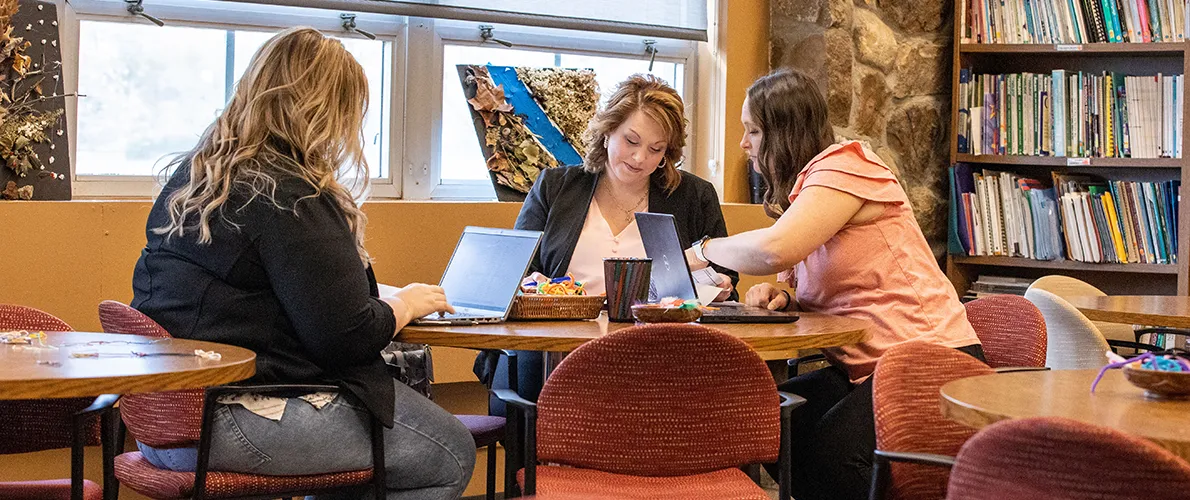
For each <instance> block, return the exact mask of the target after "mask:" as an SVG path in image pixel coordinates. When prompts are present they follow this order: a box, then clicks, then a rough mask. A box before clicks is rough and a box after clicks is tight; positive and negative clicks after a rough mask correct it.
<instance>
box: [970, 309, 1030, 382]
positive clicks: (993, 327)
mask: <svg viewBox="0 0 1190 500" xmlns="http://www.w3.org/2000/svg"><path fill="white" fill-rule="evenodd" d="M967 319H968V320H970V321H971V326H972V327H974V328H975V334H976V335H978V336H979V341H980V343H982V344H983V354H984V356H985V357H986V358H987V361H988V366H991V367H992V368H1009V367H1043V366H1045V350H1046V334H1045V317H1043V316H1042V315H1041V310H1040V309H1037V306H1035V305H1033V303H1032V302H1029V300H1028V299H1026V298H1024V297H1020V296H1017V295H992V296H989V297H984V298H982V299H976V300H973V301H971V302H968V303H967Z"/></svg>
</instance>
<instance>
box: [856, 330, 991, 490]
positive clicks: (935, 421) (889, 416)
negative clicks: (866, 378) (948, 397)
mask: <svg viewBox="0 0 1190 500" xmlns="http://www.w3.org/2000/svg"><path fill="white" fill-rule="evenodd" d="M990 373H995V372H994V371H993V370H992V369H991V368H990V367H988V365H985V364H983V362H981V361H979V360H978V359H975V358H974V357H972V356H969V355H967V354H965V353H963V352H961V351H958V350H955V349H951V348H949V347H942V346H939V345H935V344H927V343H925V342H918V341H914V342H905V343H903V344H899V345H896V346H894V347H893V348H891V349H889V350H887V351H885V352H884V354H883V355H881V356H880V360H879V361H878V362H877V363H876V372H875V374H874V375H873V377H875V378H874V379H873V381H872V406H873V409H874V410H875V413H876V447H877V448H879V449H881V450H885V451H899V452H918V453H937V454H941V455H950V456H954V455H955V454H956V453H958V451H959V448H960V447H961V446H962V445H963V442H965V441H966V440H967V438H970V437H971V435H973V434H974V433H975V431H974V430H972V429H971V428H969V427H967V426H964V425H961V424H958V423H956V422H952V421H950V420H949V419H946V418H945V417H943V416H942V412H941V411H939V406H938V405H939V403H938V401H939V395H938V394H939V391H940V390H941V388H942V386H943V385H945V384H946V383H947V382H950V381H952V380H958V379H960V378H966V377H972V376H976V375H986V374H990ZM891 470H892V481H891V483H890V490H889V491H888V493H889V496H888V498H942V497H943V496H945V495H946V478H947V471H946V470H945V469H942V468H938V467H928V466H924V465H913V464H905V463H894V464H892V469H891Z"/></svg>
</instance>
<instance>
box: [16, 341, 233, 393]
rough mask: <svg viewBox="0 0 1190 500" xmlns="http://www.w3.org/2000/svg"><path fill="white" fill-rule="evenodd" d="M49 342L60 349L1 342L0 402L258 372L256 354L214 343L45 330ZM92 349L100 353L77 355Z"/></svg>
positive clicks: (192, 384) (165, 386) (182, 384)
mask: <svg viewBox="0 0 1190 500" xmlns="http://www.w3.org/2000/svg"><path fill="white" fill-rule="evenodd" d="M45 343H46V344H47V345H50V346H53V347H56V348H57V349H47V348H39V346H38V343H37V342H36V341H35V342H34V343H33V344H31V345H21V344H0V400H7V399H40V398H70V397H84V396H98V395H100V394H129V393H136V392H158V391H172V390H177V389H197V388H200V387H209V386H214V385H220V384H226V383H229V382H235V381H238V380H243V379H246V378H248V377H251V376H252V375H253V374H255V373H256V354H255V353H253V352H252V351H250V350H248V349H243V348H240V347H234V346H230V345H226V344H216V343H213V342H200V341H196V340H182V339H158V338H152V337H141V336H137V335H114V334H107V333H86V332H46V339H45ZM195 349H201V350H204V351H213V352H217V353H219V354H220V356H221V359H219V360H210V359H204V358H200V357H197V356H194V350H195ZM133 352H137V353H144V354H148V355H147V356H137V355H134V354H133ZM91 353H94V354H98V356H97V357H75V355H81V354H91ZM161 353H179V354H185V355H183V356H174V355H161Z"/></svg>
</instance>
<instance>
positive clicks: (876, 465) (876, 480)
mask: <svg viewBox="0 0 1190 500" xmlns="http://www.w3.org/2000/svg"><path fill="white" fill-rule="evenodd" d="M891 468H892V464H890V463H889V462H888V459H886V458H884V457H882V456H879V455H876V456H875V457H873V460H872V489H871V490H869V491H868V500H884V499H885V497H886V495H887V493H888V483H889V480H890V479H891V477H890V474H889V472H890V471H889V469H891Z"/></svg>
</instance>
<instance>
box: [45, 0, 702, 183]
mask: <svg viewBox="0 0 1190 500" xmlns="http://www.w3.org/2000/svg"><path fill="white" fill-rule="evenodd" d="M710 1H711V2H716V0H710ZM57 3H58V8H59V20H60V24H61V33H62V35H61V37H62V49H63V50H62V56H63V81H64V87H65V91H66V92H67V93H73V92H77V89H78V68H79V64H78V63H79V61H78V54H79V22H80V21H82V20H95V21H108V22H128V23H142V24H143V23H147V22H148V21H146V20H144V19H143V18H136V17H134V16H131V15H129V14H128V12H127V11H126V10H125V3H124V2H123V1H122V0H57ZM145 8H146V12H147V13H149V14H151V15H153V16H154V17H158V18H160V19H162V20H164V21H165V22H166V24H167V26H192V27H202V28H214V29H234V30H252V31H276V30H281V29H285V28H288V27H291V26H298V25H306V26H312V27H314V28H316V29H319V30H322V31H323V32H325V33H336V34H342V35H343V36H358V35H352V34H349V33H347V32H345V31H343V29H342V26H341V24H340V20H339V18H338V12H335V11H328V10H313V9H301V8H293V7H277V6H272V5H257V4H245V3H228V2H219V1H202V0H152V1H151V2H149V3H146V5H145ZM357 24H358V25H359V27H360V28H361V29H364V30H367V31H369V32H372V33H374V34H376V36H377V39H379V40H384V41H387V42H390V44H391V45H390V47H391V48H392V50H391V51H390V54H391V56H390V57H391V59H390V61H389V66H390V68H389V76H390V81H391V84H390V89H391V94H390V97H391V98H390V99H388V101H389V110H388V112H389V117H390V120H389V128H388V135H387V136H388V144H389V147H388V160H389V162H388V166H389V168H388V175H387V177H384V178H378V179H373V180H372V183H371V194H370V196H371V198H373V199H405V200H485V201H486V200H491V199H492V195H491V193H492V191H491V189H492V188H491V185H490V184H491V183H490V181H486V180H483V181H480V180H476V181H448V182H446V183H443V182H441V177H440V168H441V163H440V162H441V158H440V157H439V155H438V151H439V149H440V145H441V140H442V127H441V123H442V84H443V82H442V74H443V68H442V66H443V60H442V58H443V46H444V45H445V44H458V45H479V44H481V43H482V41H481V40H480V38H479V25H480V24H485V23H476V22H466V21H449V20H435V19H424V18H406V17H404V16H394V15H380V14H363V13H357ZM495 32H496V34H497V37H498V38H500V39H502V40H507V41H510V42H512V43H513V44H515V47H514V48H515V49H518V50H541V51H548V52H567V53H575V54H583V55H593V56H614V57H636V58H639V59H642V60H647V59H648V55H647V54H645V51H644V43H643V42H644V39H645V37H640V36H630V35H615V34H606V33H586V32H583V33H576V32H572V31H565V30H557V29H550V28H535V27H525V26H513V25H495ZM655 47H656V48H657V55H656V60H657V61H665V62H673V63H682V64H683V65H684V72H683V89H684V96H683V97H684V100H685V102H686V103H687V105H686V113H687V120H689V123H690V124H691V126H690V127H688V128H687V131H688V132H687V141H686V143H687V147H686V150H685V151H684V154H685V157H686V161H685V166H684V167H683V168H684V169H686V170H696V169H695V168H694V166H693V165H692V163H693V162H694V158H695V157H694V155H695V150H694V148H693V147H692V146H691V145H692V144H696V143H697V142H696V141H697V138H696V133H695V131H696V130H697V129H698V128H699V127H698V126H696V125H695V124H698V123H699V122H698V121H697V119H696V118H697V112H696V108H697V106H695V103H697V102H699V88H698V86H699V85H698V84H699V77H698V63H699V60H700V56H699V44H698V43H696V42H690V41H683V40H664V39H661V40H657V41H656V45H655ZM704 51H705V48H704ZM704 59H705V58H704ZM712 69H714V68H712ZM84 99H85V97H84ZM716 114H717V113H715V111H714V110H712V111H711V113H709V114H708V116H707V118H710V119H715V118H716V117H715V115H716ZM66 117H67V127H68V130H69V132H70V134H69V138H70V153H71V158H72V159H74V160H75V161H72V162H71V179H72V182H73V184H72V190H73V192H74V196H75V197H76V198H146V197H150V196H155V195H156V193H157V192H158V191H159V190H160V182H159V179H157V178H156V177H155V176H103V175H78V174H77V173H76V172H75V165H76V164H77V157H78V156H77V137H78V126H77V125H78V121H77V120H78V103H77V100H76V99H68V100H67V102H66ZM716 121H718V122H720V126H721V122H722V120H721V117H720V119H716ZM426 124H433V126H426ZM713 129H714V127H712V130H713Z"/></svg>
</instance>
